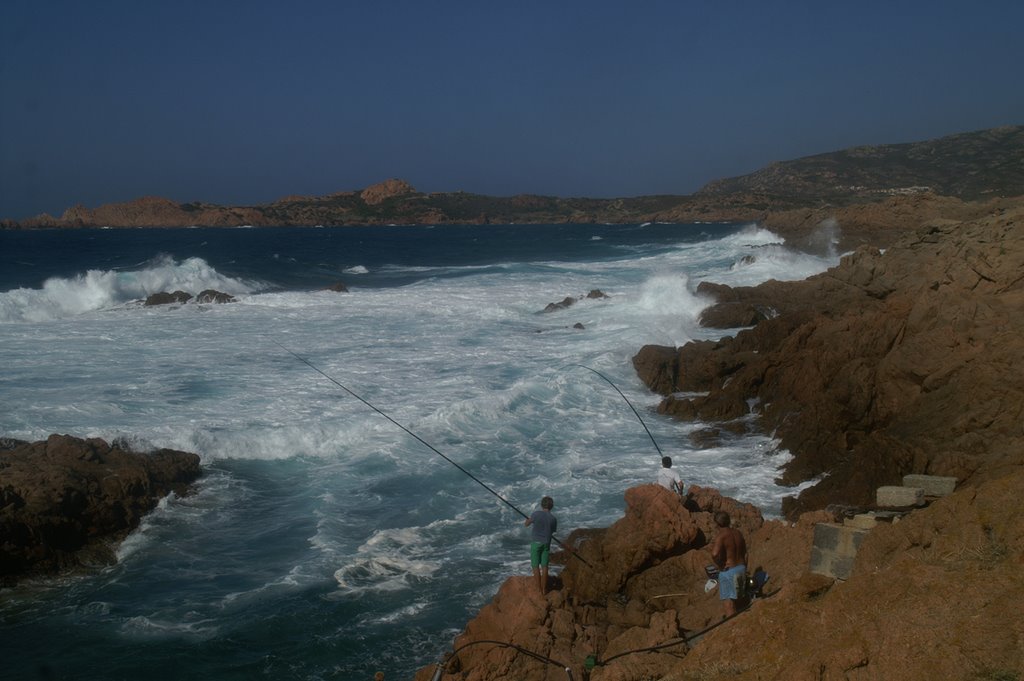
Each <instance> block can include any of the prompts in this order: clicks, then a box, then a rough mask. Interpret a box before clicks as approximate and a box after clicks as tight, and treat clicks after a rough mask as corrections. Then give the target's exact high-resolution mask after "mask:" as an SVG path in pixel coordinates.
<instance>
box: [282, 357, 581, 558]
mask: <svg viewBox="0 0 1024 681" xmlns="http://www.w3.org/2000/svg"><path fill="white" fill-rule="evenodd" d="M272 342H273V343H274V344H275V345H277V346H278V347H279V348H281V349H282V350H284V351H285V352H287V353H288V354H289V355H291V356H292V357H294V358H295V359H297V360H299V361H300V362H302V363H303V364H305V365H306V366H308V367H309V368H310V369H312V370H313V371H315V372H317V373H318V374H320V375H321V376H323V377H324V378H326V379H327V380H328V381H330V382H331V383H333V384H334V385H336V386H338V387H339V388H341V389H342V390H344V391H345V392H347V393H348V394H349V395H351V396H352V397H354V398H356V399H357V400H359V401H360V402H362V403H363V404H365V405H366V406H367V407H369V408H370V409H372V410H374V411H375V412H377V413H378V414H380V415H381V416H383V417H384V418H386V419H387V420H388V421H390V422H391V423H393V424H395V425H396V426H398V427H399V428H401V429H402V430H404V431H405V432H406V433H408V434H409V435H410V436H412V437H413V438H414V439H415V440H416V441H418V442H419V443H421V444H422V445H423V446H425V447H426V448H427V449H429V450H430V451H432V452H434V453H435V454H437V455H438V456H440V457H441V458H442V459H444V460H445V461H447V462H448V463H450V464H451V465H453V466H455V467H456V468H458V469H459V470H460V471H462V472H463V473H465V474H466V475H467V476H468V477H469V478H470V479H471V480H472V481H473V482H475V483H476V484H478V485H480V486H481V487H483V488H484V489H485V490H487V491H488V492H490V493H491V494H493V495H494V496H496V497H498V498H499V499H501V501H502V502H503V503H504V504H505V505H506V506H508V507H509V508H511V509H512V510H513V511H515V512H516V513H518V514H519V515H521V516H523V517H524V518H526V519H527V520H529V518H530V516H528V515H526V514H525V513H523V512H522V511H520V510H519V509H518V508H517V507H516V506H515V504H513V503H512V502H511V501H509V500H508V499H506V498H505V497H503V496H501V495H500V494H498V493H497V492H496V491H494V490H493V489H491V487H489V486H488V485H487V484H486V483H485V482H483V481H482V480H480V478H478V477H476V476H475V475H473V474H472V473H470V472H469V471H467V470H466V469H465V468H463V467H462V466H460V465H459V464H458V463H456V462H455V461H452V460H451V459H450V458H448V457H447V456H445V455H444V453H442V452H441V450H439V449H438V448H436V447H434V445H432V444H430V443H429V442H427V441H426V440H424V439H423V438H421V437H420V436H419V435H417V434H416V433H414V432H412V431H411V430H410V429H408V428H406V427H405V426H403V425H402V424H401V423H399V422H398V421H396V420H395V419H393V418H391V417H390V416H389V415H388V414H386V413H384V411H382V410H381V409H379V408H377V407H376V406H374V405H373V404H371V403H370V402H368V401H367V400H365V399H363V398H362V397H360V396H359V395H357V394H356V393H355V392H354V391H352V390H351V389H349V388H348V387H346V386H344V385H342V383H341V382H340V381H338V380H337V379H335V378H334V377H332V376H330V375H328V374H327V373H325V372H324V371H322V370H321V369H320V368H319V367H317V366H316V365H315V364H313V363H312V362H310V361H309V360H308V359H306V358H305V357H302V356H301V355H299V354H297V353H295V352H293V351H292V350H290V349H289V348H287V347H285V346H284V345H282V344H281V343H278V342H277V341H276V340H272ZM551 539H552V540H554V541H555V542H556V543H557V544H558V545H559V546H561V547H562V548H563V549H565V550H566V551H568V552H569V553H571V554H572V555H573V556H574V557H576V558H577V559H579V561H580V562H581V563H583V564H584V565H586V566H588V567H590V563H588V562H587V561H586V560H585V559H584V558H583V556H581V555H580V554H578V553H576V552H575V551H573V550H572V549H571V548H570V547H568V546H566V545H565V544H563V543H562V542H561V541H560V540H559V539H558V537H555V536H552V537H551Z"/></svg>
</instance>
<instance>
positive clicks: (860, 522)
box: [843, 513, 878, 530]
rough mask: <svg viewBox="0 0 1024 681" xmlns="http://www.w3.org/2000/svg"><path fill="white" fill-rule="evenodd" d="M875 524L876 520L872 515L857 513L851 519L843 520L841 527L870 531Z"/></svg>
mask: <svg viewBox="0 0 1024 681" xmlns="http://www.w3.org/2000/svg"><path fill="white" fill-rule="evenodd" d="M877 524H878V519H877V518H875V514H874V513H859V514H857V515H855V516H853V517H852V518H846V519H844V520H843V525H845V526H846V527H855V528H857V529H858V530H870V529H871V528H872V527H874V526H875V525H877Z"/></svg>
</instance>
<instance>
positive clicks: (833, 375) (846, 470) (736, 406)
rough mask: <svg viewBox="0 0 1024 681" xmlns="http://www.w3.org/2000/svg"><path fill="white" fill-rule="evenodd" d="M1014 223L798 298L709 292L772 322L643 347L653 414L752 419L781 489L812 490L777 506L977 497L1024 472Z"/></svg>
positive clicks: (1020, 228)
mask: <svg viewBox="0 0 1024 681" xmlns="http://www.w3.org/2000/svg"><path fill="white" fill-rule="evenodd" d="M1021 271H1024V209H1022V208H1016V209H1014V210H1005V211H1001V212H999V213H997V214H994V215H991V216H989V217H987V218H984V219H980V220H975V221H972V222H967V223H948V222H947V223H941V224H937V225H931V226H928V227H925V228H922V229H921V230H918V231H915V232H911V233H908V234H906V235H905V236H904V237H903V238H902V239H901V240H900V241H899V242H898V243H896V244H895V245H893V246H892V247H891V248H889V249H888V250H887V251H886V252H885V253H882V252H880V251H879V250H877V249H874V248H871V247H866V246H865V247H862V248H860V249H858V250H857V251H856V252H854V253H852V254H850V255H848V256H846V257H844V258H843V260H842V262H841V263H840V265H839V266H837V267H834V268H832V269H831V270H829V271H828V272H825V273H823V274H821V275H817V276H815V277H811V278H810V279H808V280H806V281H802V282H786V283H782V282H768V283H767V284H765V285H763V286H760V287H754V288H753V289H741V288H736V289H729V288H728V287H721V286H715V287H708V288H707V289H706V292H708V293H711V294H714V295H716V296H718V297H720V298H721V299H723V300H725V301H727V302H737V301H747V302H749V301H754V300H757V301H759V302H758V304H764V305H767V306H770V307H771V308H773V309H776V310H778V311H779V314H778V316H776V317H773V318H770V319H765V320H762V321H759V322H758V323H757V325H756V326H754V327H753V328H750V329H745V330H742V331H740V332H738V333H737V334H736V335H735V336H733V337H729V336H727V337H725V338H723V339H721V340H720V341H717V342H711V341H700V342H694V343H689V344H687V345H685V346H683V347H682V348H664V347H645V348H643V349H641V351H640V352H639V353H637V355H636V356H635V357H634V360H633V361H634V366H635V367H636V369H637V374H638V375H639V376H640V378H641V379H642V380H643V381H644V382H645V383H646V384H647V385H648V386H649V387H650V388H651V389H652V390H655V391H657V392H659V393H661V394H663V395H666V397H665V399H664V400H663V402H662V404H661V405H660V407H659V411H660V412H661V413H666V414H672V415H674V416H676V417H678V418H681V419H686V420H702V421H711V422H717V421H731V420H735V419H737V418H738V417H741V416H743V415H744V414H746V413H747V412H748V410H749V409H750V408H751V405H753V409H754V412H753V413H752V414H751V417H752V418H754V419H755V421H754V423H756V425H757V427H758V428H759V429H760V430H761V431H762V432H769V433H774V434H775V435H776V437H778V438H779V439H780V441H781V446H782V447H783V448H784V449H787V450H789V451H790V452H791V453H792V454H793V459H792V460H791V461H790V462H789V463H788V464H787V465H786V466H785V468H784V470H783V474H782V476H781V479H782V481H783V482H784V483H786V484H797V483H800V482H803V481H806V480H810V479H812V478H816V477H822V478H823V479H822V480H821V481H820V482H819V483H817V484H816V485H814V486H811V487H809V488H807V489H805V490H804V491H803V492H801V493H800V494H799V496H798V497H796V498H792V499H788V500H787V501H786V502H785V503H784V506H783V510H784V512H785V513H786V514H787V516H789V517H796V516H797V515H799V514H800V513H801V512H803V511H807V510H813V509H817V508H823V507H824V506H826V505H827V504H830V503H842V504H850V505H868V504H870V503H872V501H873V499H874V497H875V490H876V488H877V487H879V486H883V485H894V484H895V485H898V484H900V481H901V480H902V476H903V475H906V474H909V473H927V474H931V475H941V476H949V477H955V478H957V479H958V480H960V481H961V482H963V481H968V480H975V481H981V480H985V479H988V477H990V476H991V475H995V474H999V473H1000V472H1001V471H1002V470H1004V469H1005V468H1006V467H1007V466H1015V465H1020V464H1021V463H1024V432H1022V429H1021V427H1020V421H1019V418H1018V419H1016V420H1015V417H1014V416H1013V415H1014V414H1019V413H1020V412H1021V411H1022V410H1024V365H1022V361H1024V360H1022V359H1021V358H1022V357H1024V341H1022V340H1021V339H1022V338H1024V315H1021V314H1019V311H1020V310H1021V309H1024V283H1022V282H1024V280H1022V279H1021V277H1020V272H1021Z"/></svg>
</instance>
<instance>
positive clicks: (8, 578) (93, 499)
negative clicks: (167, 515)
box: [0, 435, 200, 586]
mask: <svg viewBox="0 0 1024 681" xmlns="http://www.w3.org/2000/svg"><path fill="white" fill-rule="evenodd" d="M0 472H2V475H0V537H2V538H3V541H2V544H0V585H3V586H10V585H12V584H14V583H15V582H17V581H18V580H19V579H21V578H24V577H28V576H36V575H45V574H56V573H59V572H62V571H66V570H71V569H74V568H76V567H81V566H85V565H95V564H105V563H110V562H112V561H113V560H114V557H113V556H114V554H113V544H114V542H116V541H119V540H121V539H123V538H124V537H125V536H126V535H127V534H128V533H129V532H130V531H131V530H133V529H134V528H135V527H137V526H138V524H139V521H140V519H141V518H142V516H143V515H144V514H145V513H146V512H148V511H150V510H152V509H153V508H154V507H155V506H156V504H157V502H158V501H159V500H160V499H161V498H162V497H164V496H167V495H168V494H170V493H171V492H176V493H178V494H184V493H185V491H186V489H187V488H188V485H189V483H191V482H193V481H194V480H195V479H196V478H198V477H199V475H200V467H199V457H198V456H197V455H195V454H190V453H188V452H180V451H176V450H172V449H159V450H156V451H153V452H145V453H142V452H135V451H131V450H129V449H126V448H125V447H124V446H123V445H119V444H115V445H113V446H112V445H110V444H108V443H107V442H106V441H104V440H101V439H99V438H90V439H88V440H83V439H80V438H76V437H71V436H69V435H51V436H50V437H49V438H48V439H47V440H43V441H39V442H33V443H22V444H20V445H18V446H16V447H14V448H9V449H3V450H0Z"/></svg>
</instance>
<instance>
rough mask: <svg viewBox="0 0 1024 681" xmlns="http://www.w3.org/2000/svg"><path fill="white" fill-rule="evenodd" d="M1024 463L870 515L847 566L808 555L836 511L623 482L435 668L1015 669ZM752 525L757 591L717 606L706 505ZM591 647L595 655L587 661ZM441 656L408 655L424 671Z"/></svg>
mask: <svg viewBox="0 0 1024 681" xmlns="http://www.w3.org/2000/svg"><path fill="white" fill-rule="evenodd" d="M1021 489H1024V467H1016V468H1014V469H1012V470H1010V471H1009V472H1006V473H1005V474H1004V475H1002V476H1001V477H998V478H993V479H991V480H988V481H986V482H982V483H980V484H978V485H977V486H965V487H962V488H961V489H959V490H958V491H956V492H955V493H953V494H951V495H949V496H947V497H944V498H942V499H939V500H937V501H935V502H933V503H932V504H931V505H930V506H928V507H927V508H924V509H921V510H917V511H914V512H913V513H910V514H909V515H906V516H903V517H902V518H901V519H899V520H898V521H896V522H891V523H880V524H879V525H877V526H876V527H875V528H874V529H872V530H870V531H869V532H868V533H867V535H866V537H865V538H864V540H863V542H862V544H861V545H860V549H859V551H858V553H857V557H856V563H855V566H854V570H853V572H852V574H851V576H850V578H849V579H848V580H846V581H842V580H835V579H832V578H828V577H824V576H821V575H818V574H813V573H811V572H809V571H808V567H809V558H810V553H811V543H812V541H813V528H814V525H815V524H816V523H818V522H831V521H833V520H835V518H834V517H833V516H832V515H831V514H830V513H829V512H827V511H817V512H811V513H806V514H804V515H803V516H801V518H800V519H799V521H798V522H795V523H788V522H783V521H779V520H767V521H765V520H763V519H761V517H760V514H759V513H758V512H757V510H756V509H753V508H752V507H749V506H748V505H744V504H740V503H738V502H736V501H735V500H732V499H729V498H727V497H722V496H721V495H720V494H718V493H717V492H715V491H714V490H709V489H698V490H697V491H696V494H695V495H694V499H693V503H692V506H690V508H692V510H689V509H688V508H683V507H682V506H680V504H679V503H678V500H677V499H676V498H675V497H674V496H673V495H672V494H671V493H669V492H667V491H666V490H663V489H662V488H660V487H658V486H656V485H646V486H642V487H637V488H633V489H631V490H628V491H627V493H626V501H627V509H626V513H625V516H624V517H623V518H622V519H621V520H619V521H618V522H616V523H615V524H614V525H612V527H610V528H607V529H606V530H586V531H583V530H581V531H576V532H574V533H573V534H571V535H570V537H569V539H568V540H567V541H566V543H567V544H569V545H571V546H572V547H573V548H574V549H575V550H576V551H577V552H578V553H579V555H580V557H582V558H583V559H584V560H585V561H586V563H584V562H582V561H581V560H579V559H577V558H575V557H572V556H571V555H569V554H568V553H567V552H560V553H559V554H557V558H559V560H560V561H562V562H564V563H565V568H564V569H563V571H562V573H561V575H560V577H559V578H558V579H554V580H553V582H554V584H555V588H554V590H552V591H551V592H549V593H548V594H547V595H546V596H543V597H542V596H541V595H540V594H539V592H538V591H537V588H536V584H535V583H534V581H533V580H532V578H530V577H525V576H524V577H512V578H510V579H509V580H507V581H506V582H505V583H504V584H503V585H502V586H501V588H500V589H499V591H498V594H497V596H496V597H495V598H494V599H493V600H492V601H491V603H489V604H488V605H487V606H485V607H484V608H483V609H482V610H481V611H480V613H479V614H478V615H477V617H475V618H474V619H473V620H472V621H470V623H469V624H468V625H467V627H466V629H465V631H464V632H463V633H462V634H461V635H460V636H458V637H457V638H456V639H455V641H454V644H453V648H452V650H453V651H454V653H455V654H454V655H451V656H450V657H449V658H447V659H446V662H445V674H444V675H443V676H442V677H441V678H442V679H443V680H445V681H449V680H452V679H459V680H460V681H498V680H502V681H504V680H512V679H515V680H516V681H541V680H542V679H544V680H546V679H561V678H567V677H566V676H565V675H564V671H563V670H562V668H563V667H568V668H570V669H571V670H572V674H573V677H572V678H583V679H589V680H590V681H649V680H652V679H664V680H665V681H692V680H694V679H707V680H709V681H712V680H716V679H723V680H724V679H740V680H750V681H754V680H761V679H793V680H795V681H805V680H806V681H812V680H814V681H817V680H819V679H860V678H863V679H907V680H909V681H916V680H921V681H925V680H927V679H936V678H964V679H973V678H978V679H1013V678H1019V675H1020V674H1021V672H1024V646H1021V641H1022V640H1024V619H1021V618H1020V617H1019V615H1018V613H1019V612H1020V610H1021V608H1022V607H1024V586H1022V582H1021V579H1020V570H1021V569H1022V566H1024V511H1021V510H1020V507H1019V506H1020V505H1019V504H1018V503H1017V501H1018V498H1019V496H1020V492H1021ZM717 509H723V510H727V511H729V512H730V513H731V514H732V515H733V517H734V518H735V519H736V523H735V525H736V526H737V527H739V528H740V529H741V530H742V531H743V532H744V534H745V536H746V537H747V544H748V549H749V557H750V561H749V568H750V569H751V570H756V569H762V570H764V571H766V572H767V573H768V574H769V576H770V580H769V582H768V588H767V589H766V590H765V594H764V595H765V596H766V597H765V598H761V599H758V600H755V601H754V602H753V603H752V605H751V607H750V608H749V609H748V610H747V611H745V612H742V613H741V614H739V615H738V616H737V617H735V618H733V619H729V620H726V621H725V622H723V621H722V619H721V613H722V606H721V603H720V601H719V599H718V596H717V593H715V592H711V593H705V591H704V589H703V588H702V586H703V582H704V579H705V573H704V566H705V565H707V564H708V563H709V562H710V555H709V553H708V550H707V545H706V541H707V539H709V538H710V537H711V534H710V532H711V530H710V527H711V525H710V523H711V515H712V512H713V511H714V510H717ZM588 658H590V662H591V664H589V665H588ZM435 670H436V667H435V666H433V665H431V666H429V667H425V668H423V669H421V670H420V671H419V673H418V674H417V675H416V679H417V681H427V680H428V679H430V678H432V675H433V673H434V672H435Z"/></svg>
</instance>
